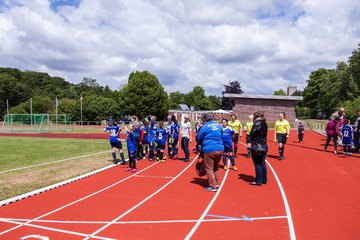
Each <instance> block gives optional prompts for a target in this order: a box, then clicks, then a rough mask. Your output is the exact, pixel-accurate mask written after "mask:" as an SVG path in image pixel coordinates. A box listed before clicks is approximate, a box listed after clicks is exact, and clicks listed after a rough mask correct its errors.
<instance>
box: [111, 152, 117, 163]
mask: <svg viewBox="0 0 360 240" xmlns="http://www.w3.org/2000/svg"><path fill="white" fill-rule="evenodd" d="M112 156H113V159H114V161H115V162H116V152H113V153H112Z"/></svg>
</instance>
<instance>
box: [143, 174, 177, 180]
mask: <svg viewBox="0 0 360 240" xmlns="http://www.w3.org/2000/svg"><path fill="white" fill-rule="evenodd" d="M136 177H140V178H170V179H171V178H174V177H169V176H146V175H136Z"/></svg>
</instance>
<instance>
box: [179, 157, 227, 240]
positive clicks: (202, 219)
mask: <svg viewBox="0 0 360 240" xmlns="http://www.w3.org/2000/svg"><path fill="white" fill-rule="evenodd" d="M227 166H228V168H229V167H230V161H228V164H227ZM229 172H230V171H229V170H228V171H226V173H225V176H224V179H223V181H222V182H221V184H220V187H219V189H218V190H217V192H216V194H215V196H214V197H213V198H212V200H211V201H210V203H209V205H208V206H207V208H206V209H205V211H204V212H203V214H202V215H201V217H200V218H199V219H198V220H197V221H196V224H195V225H194V226H193V228H192V229H191V231H190V232H189V233H188V235H187V236H186V238H185V239H186V240H188V239H190V238H191V237H192V235H194V233H195V231H196V230H197V229H198V227H199V226H200V224H201V222H203V221H204V218H205V217H206V214H208V212H209V210H210V208H211V207H212V205H213V204H214V203H215V201H216V199H217V198H218V196H219V194H220V192H221V190H222V188H223V186H224V183H225V181H226V179H227V176H228V174H229ZM217 220H219V219H217Z"/></svg>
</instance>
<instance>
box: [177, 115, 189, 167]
mask: <svg viewBox="0 0 360 240" xmlns="http://www.w3.org/2000/svg"><path fill="white" fill-rule="evenodd" d="M180 132H181V149H182V150H183V151H184V153H185V160H184V161H185V162H188V161H189V157H190V151H189V142H191V138H192V136H191V132H192V130H191V122H190V120H189V116H188V115H187V114H185V115H184V121H183V122H182V123H181V127H180Z"/></svg>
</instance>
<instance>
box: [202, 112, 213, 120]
mask: <svg viewBox="0 0 360 240" xmlns="http://www.w3.org/2000/svg"><path fill="white" fill-rule="evenodd" d="M211 120H214V116H213V115H211V114H209V113H202V114H201V121H202V122H208V121H211Z"/></svg>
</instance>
